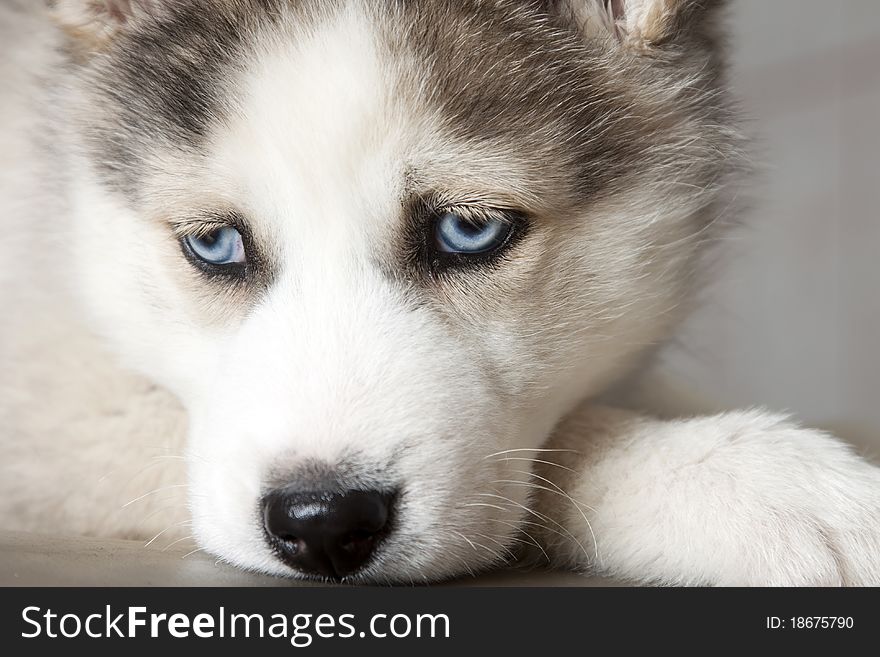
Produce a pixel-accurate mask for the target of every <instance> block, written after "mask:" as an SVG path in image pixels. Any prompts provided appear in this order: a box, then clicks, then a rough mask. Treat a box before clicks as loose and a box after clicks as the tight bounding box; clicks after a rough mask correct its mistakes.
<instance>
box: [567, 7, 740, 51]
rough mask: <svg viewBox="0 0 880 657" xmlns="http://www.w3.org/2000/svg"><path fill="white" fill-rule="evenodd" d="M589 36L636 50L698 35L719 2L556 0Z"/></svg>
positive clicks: (657, 46)
mask: <svg viewBox="0 0 880 657" xmlns="http://www.w3.org/2000/svg"><path fill="white" fill-rule="evenodd" d="M560 4H561V5H562V6H563V10H567V13H568V14H569V15H570V16H571V17H572V18H573V19H574V20H575V21H577V23H578V25H579V26H580V28H581V29H582V30H583V31H584V33H585V34H586V35H587V36H590V37H599V36H605V37H608V36H610V37H612V38H614V39H615V40H616V41H617V42H619V43H620V44H621V45H623V46H624V47H627V48H632V49H636V50H640V49H642V50H644V49H652V48H661V47H663V46H664V45H667V44H670V43H675V42H679V41H681V40H683V39H687V38H690V37H693V36H694V35H697V34H699V32H700V31H701V28H703V27H704V26H705V24H706V23H707V20H708V18H709V17H710V16H711V15H712V14H714V13H715V10H716V9H718V8H719V7H720V6H721V5H722V4H724V2H723V0H560Z"/></svg>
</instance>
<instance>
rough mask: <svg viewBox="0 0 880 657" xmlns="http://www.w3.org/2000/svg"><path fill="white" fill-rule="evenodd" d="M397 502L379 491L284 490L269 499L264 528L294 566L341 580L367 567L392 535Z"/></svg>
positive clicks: (265, 498) (265, 509) (267, 498)
mask: <svg viewBox="0 0 880 657" xmlns="http://www.w3.org/2000/svg"><path fill="white" fill-rule="evenodd" d="M393 498H394V495H393V494H389V493H382V492H378V491H361V490H353V491H347V492H345V493H329V492H301V491H294V490H291V489H290V488H280V489H277V490H274V491H272V492H270V493H269V494H267V495H266V496H265V497H264V498H263V501H262V504H263V526H264V527H265V529H266V534H267V535H268V538H269V542H270V543H271V544H272V545H273V547H275V548H276V549H277V551H278V554H279V556H280V557H281V558H282V559H283V560H284V561H285V562H286V563H287V564H288V565H290V566H293V567H294V568H296V569H298V570H301V571H303V572H305V573H309V574H315V575H324V576H325V577H329V578H332V579H341V578H343V577H345V576H346V575H350V574H351V573H353V572H355V571H357V570H358V569H359V568H361V567H362V566H363V565H364V564H366V563H367V561H368V560H369V559H370V556H371V555H372V554H373V550H374V549H375V547H376V545H377V544H378V542H379V541H380V539H381V538H382V536H383V535H384V534H385V533H386V532H387V531H388V525H389V515H390V511H391V502H392V500H393Z"/></svg>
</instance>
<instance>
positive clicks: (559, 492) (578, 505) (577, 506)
mask: <svg viewBox="0 0 880 657" xmlns="http://www.w3.org/2000/svg"><path fill="white" fill-rule="evenodd" d="M524 474H531V475H532V476H535V477H538V479H541V480H543V481H546V482H547V483H549V484H550V485H551V486H553V487H554V488H555V490H554V488H547V487H546V486H541V485H540V484H533V483H531V482H527V481H517V480H515V479H501V480H497V481H493V482H492V483H509V484H516V485H519V486H526V487H529V488H537V489H539V490H545V491H547V492H548V493H553V494H554V495H559V496H561V497H564V498H565V499H567V500H568V501H569V502H571V504H572V506H574V508H575V509H576V510H577V512H578V513H580V514H581V517H582V518H583V519H584V522H585V523H586V524H587V529H588V530H589V531H590V536H591V537H592V538H593V549H594V552H595V558H596V562H597V563H598V562H599V542H598V541H597V540H596V533H595V532H594V531H593V525H592V523H591V522H590V520H589V518H587V514H586V513H584V510H583V509H582V508H581V506H583V507H585V508H586V509H589V510H590V511H592V512H593V513H596V509H594V508H593V507H591V506H589V505H587V504H584V503H583V502H578V501H577V500H576V499H574V498H573V497H572V496H571V495H569V494H568V493H566V492H565V491H564V490H562V489H561V488H560V487H559V486H557V485H556V484H554V483H553V482H552V481H550V480H549V479H546V478H544V477H542V476H540V475H537V474H535V473H524Z"/></svg>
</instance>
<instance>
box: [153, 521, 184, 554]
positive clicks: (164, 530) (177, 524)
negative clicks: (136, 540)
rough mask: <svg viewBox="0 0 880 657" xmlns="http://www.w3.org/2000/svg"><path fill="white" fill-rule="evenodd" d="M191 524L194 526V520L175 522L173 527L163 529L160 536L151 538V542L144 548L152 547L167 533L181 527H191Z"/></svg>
mask: <svg viewBox="0 0 880 657" xmlns="http://www.w3.org/2000/svg"><path fill="white" fill-rule="evenodd" d="M189 524H192V520H181V521H180V522H175V523H174V524H173V525H168V526H167V527H166V528H165V529H163V530H162V531H160V532H159V533H158V534H156V535H155V536H154V537H153V538H151V539H150V540H149V541H147V542H146V543H145V544H144V547H145V548H147V547H150V546H151V545H152V544H153V543H154V542H155V541H156V539H157V538H159V537H160V536H161V535H162V534H164V533H165V532H167V531H171V530H172V529H174V528H175V527H181V526H183V525H189Z"/></svg>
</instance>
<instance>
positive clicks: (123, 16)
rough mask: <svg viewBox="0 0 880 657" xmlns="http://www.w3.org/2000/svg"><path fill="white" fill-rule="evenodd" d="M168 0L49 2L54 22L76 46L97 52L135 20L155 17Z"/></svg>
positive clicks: (61, 0)
mask: <svg viewBox="0 0 880 657" xmlns="http://www.w3.org/2000/svg"><path fill="white" fill-rule="evenodd" d="M164 2H167V0H50V4H51V6H52V15H53V16H54V18H55V21H56V22H57V23H58V24H59V25H60V26H61V27H62V28H63V29H64V31H65V32H67V33H68V34H69V35H70V36H71V37H72V38H73V39H74V41H75V42H77V44H78V45H80V46H82V47H83V48H85V49H88V50H96V49H99V48H100V47H101V46H103V45H105V44H106V43H107V42H108V41H110V40H111V39H112V38H113V37H114V36H115V35H116V34H118V33H119V32H120V31H121V30H124V29H125V28H126V27H127V26H128V25H130V24H131V23H133V22H134V21H136V20H139V19H142V18H144V17H149V16H155V15H157V14H158V13H159V12H160V11H161V8H162V7H161V6H162V4H163V3H164Z"/></svg>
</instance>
